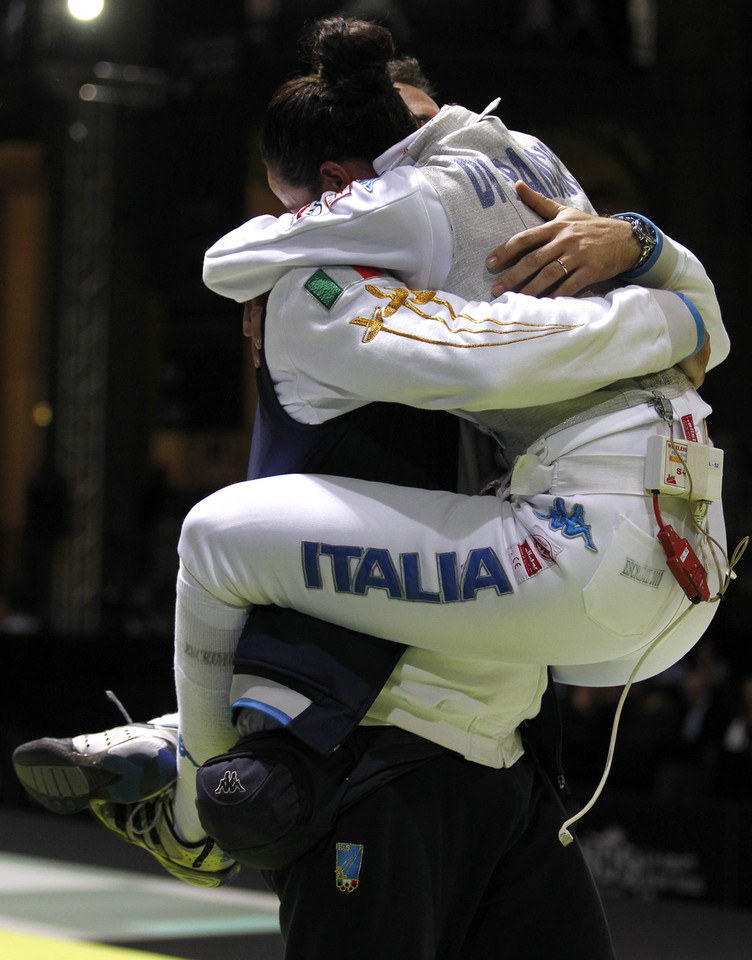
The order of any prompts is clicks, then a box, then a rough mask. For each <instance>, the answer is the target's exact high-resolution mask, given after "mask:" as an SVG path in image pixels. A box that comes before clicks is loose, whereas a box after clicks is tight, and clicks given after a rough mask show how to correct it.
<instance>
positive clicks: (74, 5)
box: [68, 0, 104, 20]
mask: <svg viewBox="0 0 752 960" xmlns="http://www.w3.org/2000/svg"><path fill="white" fill-rule="evenodd" d="M103 8H104V0H68V9H69V10H70V12H71V15H72V16H74V17H75V18H76V19H77V20H93V19H94V18H95V17H98V16H99V14H100V13H101V12H102V9H103Z"/></svg>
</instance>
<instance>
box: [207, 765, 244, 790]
mask: <svg viewBox="0 0 752 960" xmlns="http://www.w3.org/2000/svg"><path fill="white" fill-rule="evenodd" d="M214 792H215V793H217V794H233V793H245V787H244V786H243V784H242V783H241V782H240V777H239V776H238V772H237V770H225V772H224V773H223V774H222V779H221V780H220V781H219V783H218V784H217V787H216V789H215V791H214Z"/></svg>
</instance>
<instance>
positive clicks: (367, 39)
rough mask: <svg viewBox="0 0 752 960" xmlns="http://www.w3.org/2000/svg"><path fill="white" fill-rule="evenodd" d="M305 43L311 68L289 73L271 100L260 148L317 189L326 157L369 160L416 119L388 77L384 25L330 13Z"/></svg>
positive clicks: (389, 45)
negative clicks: (297, 74)
mask: <svg viewBox="0 0 752 960" xmlns="http://www.w3.org/2000/svg"><path fill="white" fill-rule="evenodd" d="M307 45H308V47H309V48H310V59H311V65H312V66H313V68H314V69H315V70H316V73H315V74H312V75H308V76H304V77H297V78H295V79H294V80H288V81H287V83H285V84H283V85H282V86H281V87H280V88H279V90H277V92H276V93H275V94H274V96H273V97H272V99H271V100H270V102H269V106H268V107H267V110H266V117H265V120H264V126H263V130H262V134H261V156H262V158H263V160H264V163H265V164H266V165H267V166H268V167H270V168H271V169H272V170H274V171H275V173H277V174H279V176H281V177H282V178H283V179H284V180H285V181H287V183H289V184H291V185H292V186H296V187H309V188H310V189H312V190H317V189H318V188H319V186H320V183H321V174H320V172H319V168H320V167H321V164H322V163H323V162H324V161H325V160H356V159H357V160H365V161H367V162H369V163H370V162H371V161H373V160H374V159H375V158H376V157H378V156H379V154H381V153H383V152H384V151H385V150H386V149H387V148H388V147H390V146H391V145H392V144H393V143H397V142H398V141H399V140H402V139H403V137H406V136H407V135H408V134H409V133H412V131H413V130H415V129H417V126H418V123H417V121H416V119H415V117H414V116H413V115H412V113H410V111H409V110H408V108H407V107H406V106H405V104H404V103H403V101H402V98H401V97H400V95H399V93H398V91H397V90H396V89H395V87H394V84H393V81H392V79H391V77H390V74H389V69H388V65H389V63H390V61H391V60H392V59H393V58H394V40H393V39H392V35H391V33H390V32H389V31H388V30H387V29H386V28H385V27H381V26H379V25H378V24H375V23H371V22H369V21H366V20H356V19H345V18H343V17H328V18H325V19H323V20H318V21H316V23H315V24H314V25H313V29H312V31H311V34H310V37H309V39H308V41H307Z"/></svg>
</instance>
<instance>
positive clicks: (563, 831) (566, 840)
mask: <svg viewBox="0 0 752 960" xmlns="http://www.w3.org/2000/svg"><path fill="white" fill-rule="evenodd" d="M694 609H695V606H694V604H690V606H689V607H688V608H687V609H686V610H685V611H684V613H683V614H682V615H681V616H680V617H679V618H678V619H677V620H675V621H674V622H672V623H670V624H669V626H667V627H666V629H665V630H663V631H662V632H661V633H659V634H658V636H657V637H656V638H655V640H653V642H652V643H651V644H649V646H648V647H647V649H646V650H645V652H644V653H643V655H642V656H641V657H640V659H639V660H638V661H637V665H636V666H635V668H634V670H632V672H631V673H630V675H629V679H628V680H627V682H626V684H625V685H624V689H623V690H622V692H621V696H620V697H619V702H618V704H617V706H616V712H615V714H614V722H613V724H612V726H611V740H610V742H609V745H608V756H607V757H606V766H605V767H604V769H603V775H602V776H601V779H600V782H599V783H598V786H597V787H596V788H595V792H594V793H593V795H592V797H591V798H590V800H589V801H588V802H587V804H586V805H585V806H584V807H583V808H582V810H580V811H579V813H576V814H575V815H574V816H573V817H570V818H569V820H565V821H564V823H562V825H561V827H560V828H559V841H560V843H561V844H562V845H563V846H565V847H568V846H569V844H570V843H571V842H572V841H573V840H574V837H573V836H572V834H571V833H570V832H569V829H568V828H569V827H571V826H572V824H573V823H575V822H576V821H577V820H579V819H580V818H581V817H584V816H585V814H586V813H587V812H588V810H590V809H591V808H592V807H593V805H594V804H595V801H596V800H597V799H598V797H599V796H600V795H601V792H602V790H603V788H604V787H605V785H606V780H607V779H608V775H609V773H610V772H611V764H612V762H613V759H614V749H615V747H616V734H617V732H618V730H619V720H620V719H621V712H622V709H623V708H624V703H625V701H626V699H627V694H628V693H629V690H630V688H631V686H632V684H633V683H634V680H635V677H636V676H637V674H638V673H639V671H640V669H641V667H642V665H643V664H644V663H645V661H646V660H647V658H648V657H649V656H650V654H651V653H652V652H653V650H655V648H656V647H657V646H658V644H659V643H660V642H661V640H663V638H664V637H665V636H666V634H667V633H668V632H669V630H673V629H674V627H677V626H678V625H679V624H680V623H681V622H682V621H683V620H684V618H685V617H686V616H687V615H688V614H689V613H691V612H692V610H694Z"/></svg>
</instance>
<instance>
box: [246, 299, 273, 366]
mask: <svg viewBox="0 0 752 960" xmlns="http://www.w3.org/2000/svg"><path fill="white" fill-rule="evenodd" d="M266 297H267V295H266V294H263V295H262V296H260V297H254V299H253V300H249V301H248V303H246V304H244V306H243V336H244V337H248V338H249V339H250V341H251V354H252V356H253V365H254V367H257V368H258V367H260V366H261V359H260V357H259V351H260V350H261V347H262V339H261V320H262V318H263V315H264V305H265V304H266Z"/></svg>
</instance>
